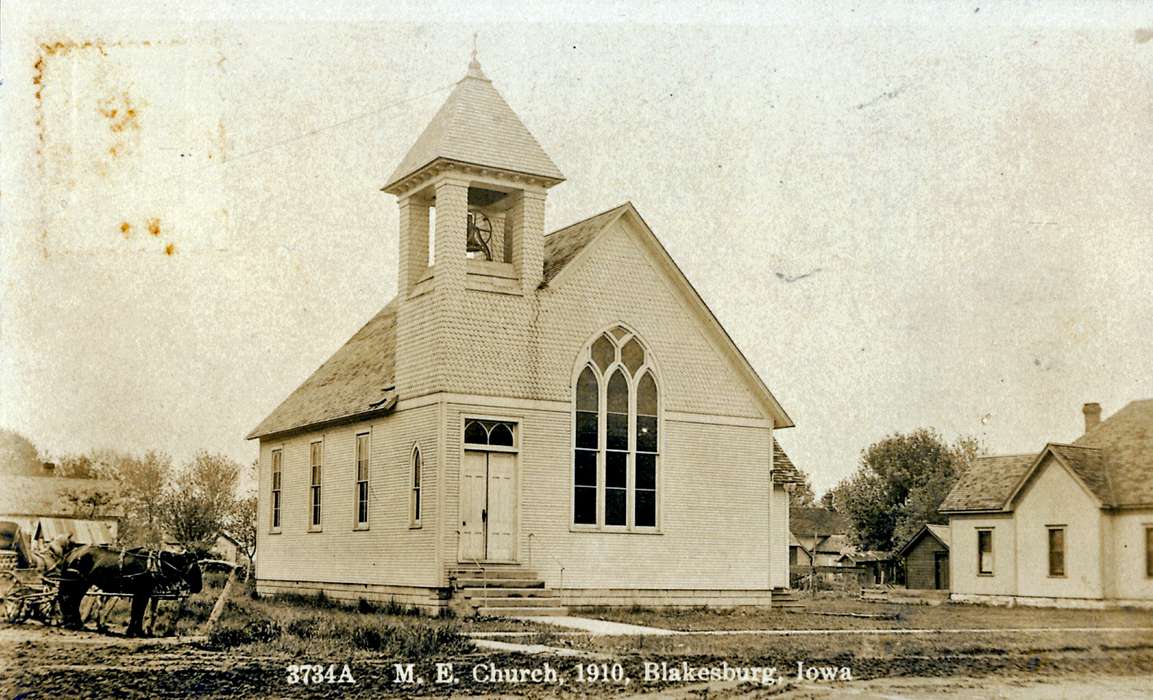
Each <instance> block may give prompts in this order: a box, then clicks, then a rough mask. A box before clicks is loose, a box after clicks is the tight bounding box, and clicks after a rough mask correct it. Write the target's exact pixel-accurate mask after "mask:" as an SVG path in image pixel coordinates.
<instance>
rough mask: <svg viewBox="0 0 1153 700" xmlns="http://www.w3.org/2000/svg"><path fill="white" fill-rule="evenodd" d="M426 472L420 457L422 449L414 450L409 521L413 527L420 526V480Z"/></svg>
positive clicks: (416, 448) (415, 448)
mask: <svg viewBox="0 0 1153 700" xmlns="http://www.w3.org/2000/svg"><path fill="white" fill-rule="evenodd" d="M423 470H424V462H423V459H422V458H421V456H420V447H414V448H412V495H411V497H410V498H409V505H408V512H409V521H410V524H411V525H412V526H413V527H416V526H418V525H420V495H421V494H420V488H421V487H420V480H421V476H422V474H421V472H422V471H423Z"/></svg>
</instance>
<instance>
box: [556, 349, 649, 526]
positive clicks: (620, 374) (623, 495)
mask: <svg viewBox="0 0 1153 700" xmlns="http://www.w3.org/2000/svg"><path fill="white" fill-rule="evenodd" d="M584 361H585V364H584V366H583V367H582V368H581V370H580V373H579V374H578V375H577V380H576V391H575V397H574V398H575V401H574V404H575V405H574V409H575V410H574V413H573V475H572V523H573V526H574V527H576V528H578V529H603V530H606V531H615V530H623V531H629V530H642V531H643V530H646V529H647V530H653V529H655V528H656V527H657V522H658V520H657V514H658V504H659V500H658V498H657V493H658V481H659V479H658V476H659V474H658V461H659V459H658V458H659V454H660V448H659V445H660V439H659V434H658V430H659V424H660V420H659V417H660V412H659V406H660V402H659V397H658V388H657V380H656V374H655V372H654V371H653V368H652V365H651V364H650V362H651V358H650V356H649V353H648V352H647V350H646V349H645V347H644V345H643V343H642V342H641V341H640V339H638V338H636V337H635V336H634V335H633V333H632V332H631V331H629V330H628V329H626V328H624V327H623V326H617V327H615V328H613V329H612V330H610V331H609V332H607V333H604V334H602V335H600V336H598V337H597V338H596V339H595V340H593V342H591V343H589V345H588V346H587V347H586V348H585V350H584Z"/></svg>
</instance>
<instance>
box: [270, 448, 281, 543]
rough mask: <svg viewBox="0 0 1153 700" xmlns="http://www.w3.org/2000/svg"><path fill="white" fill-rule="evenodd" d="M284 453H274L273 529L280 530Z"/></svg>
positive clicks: (276, 451)
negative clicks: (281, 479)
mask: <svg viewBox="0 0 1153 700" xmlns="http://www.w3.org/2000/svg"><path fill="white" fill-rule="evenodd" d="M281 454H282V452H281V451H280V450H273V451H272V529H273V530H279V529H280V478H281V477H280V473H281V465H282V461H281V460H282V459H283V458H282V457H281Z"/></svg>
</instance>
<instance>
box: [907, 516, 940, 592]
mask: <svg viewBox="0 0 1153 700" xmlns="http://www.w3.org/2000/svg"><path fill="white" fill-rule="evenodd" d="M938 552H944V554H945V555H948V553H949V549H948V548H947V547H945V546H944V545H943V544H941V543H940V542H938V541H937V538H935V537H933V536H932V535H931V534H930V533H929V532H928V531H927V530H922V531H921V535H920V536H919V537H918V538H917V541H916V543H914V544H913V546H912V547H910V548H909V550H908V552H907V553H906V554H905V585H906V586H907V587H908V588H937V585H936V574H935V572H936V559H937V553H938ZM942 575H943V576H944V577H945V578H944V580H943V581H942V582H941V586H940V588H948V587H949V580H948V568H945V569H944V570H943V572H942Z"/></svg>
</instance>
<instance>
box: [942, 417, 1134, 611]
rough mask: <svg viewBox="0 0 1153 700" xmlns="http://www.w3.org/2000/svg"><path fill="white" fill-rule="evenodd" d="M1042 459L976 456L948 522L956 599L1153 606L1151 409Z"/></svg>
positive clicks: (1095, 424)
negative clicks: (978, 457)
mask: <svg viewBox="0 0 1153 700" xmlns="http://www.w3.org/2000/svg"><path fill="white" fill-rule="evenodd" d="M1084 413H1085V433H1084V434H1083V435H1082V436H1081V437H1079V438H1077V439H1076V440H1074V441H1073V443H1072V444H1059V443H1049V444H1048V445H1046V446H1045V448H1044V449H1042V450H1041V451H1040V452H1039V453H1034V454H1024V455H1008V456H998V457H986V458H982V459H978V460H977V461H976V462H975V463H974V464H973V466H972V467H971V468H969V469H968V470H966V471H965V473H964V474H962V475H961V477H960V479H959V480H958V482H957V484H956V485H955V486H954V487H953V489H952V491H950V493H949V495H948V496H947V497H946V499H945V501H944V502H943V503H942V504H941V507H940V510H941V511H942V512H943V513H946V514H948V515H949V518H950V522H949V531H950V539H951V542H950V550H951V552H950V564H949V565H950V568H951V570H952V571H951V576H952V597H953V599H954V600H962V601H978V602H992V603H1008V604H1023V605H1055V606H1080V607H1106V606H1118V605H1123V606H1150V607H1153V400H1144V401H1133V402H1131V403H1130V404H1129V405H1127V406H1125V407H1124V408H1122V409H1121V410H1120V411H1118V412H1117V413H1115V414H1114V415H1113V416H1111V417H1110V418H1109V419H1108V420H1106V421H1101V420H1100V416H1101V407H1100V406H1099V405H1098V404H1095V403H1091V404H1086V405H1085V407H1084Z"/></svg>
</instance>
